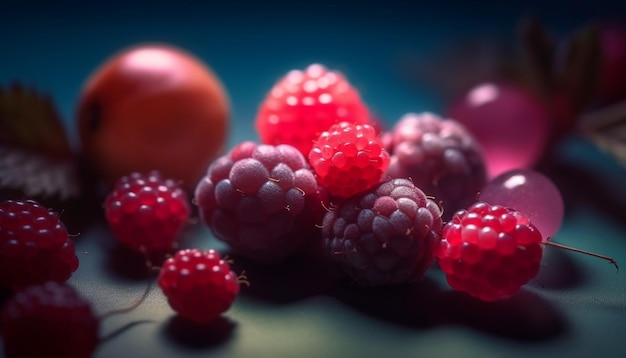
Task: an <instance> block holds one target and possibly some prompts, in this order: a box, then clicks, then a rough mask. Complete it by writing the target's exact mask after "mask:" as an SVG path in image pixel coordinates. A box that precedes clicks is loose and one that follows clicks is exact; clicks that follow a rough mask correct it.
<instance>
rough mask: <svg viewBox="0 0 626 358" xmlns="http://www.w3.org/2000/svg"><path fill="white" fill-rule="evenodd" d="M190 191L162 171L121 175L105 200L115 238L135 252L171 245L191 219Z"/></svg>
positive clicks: (107, 215) (154, 249)
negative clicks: (188, 196)
mask: <svg viewBox="0 0 626 358" xmlns="http://www.w3.org/2000/svg"><path fill="white" fill-rule="evenodd" d="M188 201H189V200H188V198H187V194H185V192H184V191H183V190H182V189H181V188H180V187H179V186H178V184H177V183H176V182H175V181H173V180H171V179H166V178H164V177H163V176H162V175H161V174H160V173H159V172H156V171H153V172H150V173H149V174H146V175H144V174H140V173H132V174H130V175H128V176H124V177H122V178H120V179H119V180H118V181H117V182H116V183H115V187H114V188H113V190H112V191H111V192H110V193H109V195H108V196H107V198H106V199H105V203H104V208H105V214H106V219H107V222H108V223H109V227H110V228H111V231H112V232H113V235H114V236H115V238H116V239H117V240H118V241H119V242H120V243H122V244H124V245H125V246H127V247H129V248H131V249H133V250H135V251H142V250H147V251H158V250H167V249H170V248H172V244H173V243H174V241H176V239H177V238H178V236H179V235H180V233H181V231H182V230H183V229H184V227H185V225H186V224H187V220H188V219H189V213H190V208H189V202H188Z"/></svg>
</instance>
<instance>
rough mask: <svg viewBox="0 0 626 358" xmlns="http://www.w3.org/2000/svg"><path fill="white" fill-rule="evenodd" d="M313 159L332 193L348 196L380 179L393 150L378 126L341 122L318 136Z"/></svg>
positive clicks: (318, 172)
mask: <svg viewBox="0 0 626 358" xmlns="http://www.w3.org/2000/svg"><path fill="white" fill-rule="evenodd" d="M309 162H310V163H311V166H312V167H313V169H314V170H315V173H316V174H317V177H318V180H319V181H320V183H321V184H322V185H323V186H324V187H325V188H326V189H327V190H328V192H329V194H330V195H331V196H335V197H340V198H347V197H349V196H352V195H354V194H356V193H358V192H361V191H363V190H366V189H369V188H371V187H373V186H374V185H376V184H378V183H379V182H380V180H381V178H382V176H383V173H385V170H387V166H388V165H389V154H388V153H387V151H386V150H385V149H384V148H383V144H382V142H381V140H380V139H379V138H378V135H377V134H376V130H375V129H374V127H372V126H370V125H368V124H353V123H349V122H340V123H337V124H335V125H332V126H331V127H330V128H329V129H328V130H327V131H325V132H323V133H322V134H321V135H320V136H319V138H317V140H316V141H315V142H314V144H313V148H312V149H311V152H310V153H309Z"/></svg>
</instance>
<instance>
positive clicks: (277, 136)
mask: <svg viewBox="0 0 626 358" xmlns="http://www.w3.org/2000/svg"><path fill="white" fill-rule="evenodd" d="M341 121H346V122H350V123H357V124H364V123H369V121H370V117H369V111H368V109H367V107H366V106H365V104H364V103H363V102H362V101H361V97H360V96H359V93H358V92H357V91H356V90H355V89H354V88H353V87H352V86H351V85H350V84H349V83H348V81H347V80H346V79H345V78H344V76H343V75H342V74H340V73H338V72H332V71H328V70H327V69H326V68H324V67H323V66H321V65H319V64H313V65H310V66H309V67H308V68H307V69H306V70H305V71H299V70H293V71H291V72H289V73H288V74H287V75H286V76H285V77H284V78H283V79H281V80H280V81H279V82H278V83H277V84H276V85H275V86H274V88H272V90H271V92H270V93H269V94H268V96H267V98H266V99H265V101H264V102H263V104H262V105H261V108H260V109H259V113H258V115H257V118H256V129H257V131H258V133H259V135H260V138H261V142H263V143H266V144H271V145H278V144H290V145H292V146H294V147H296V148H297V149H298V150H299V151H300V152H301V153H302V154H303V155H304V156H305V157H306V156H307V155H308V154H309V151H310V150H311V146H312V144H313V141H314V140H315V139H316V138H317V137H319V135H320V133H322V132H323V131H325V130H327V129H328V128H329V127H330V126H331V125H333V124H335V123H338V122H341Z"/></svg>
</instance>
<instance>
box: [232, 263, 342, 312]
mask: <svg viewBox="0 0 626 358" xmlns="http://www.w3.org/2000/svg"><path fill="white" fill-rule="evenodd" d="M228 256H229V257H231V258H232V259H233V261H234V263H233V264H232V269H233V270H234V271H235V272H237V273H241V272H244V271H245V274H246V277H247V279H248V281H249V282H250V286H249V287H246V286H243V285H242V288H241V291H240V294H241V295H245V296H248V297H252V298H255V299H258V300H262V301H265V302H269V303H274V304H283V303H291V302H295V301H299V300H302V299H305V298H308V297H312V296H315V295H320V294H324V293H327V292H330V291H331V290H332V289H333V288H334V286H335V285H336V282H337V281H338V279H339V278H340V277H341V276H342V274H341V273H340V272H339V271H338V270H337V269H336V267H335V266H334V265H331V264H330V263H329V262H327V261H325V260H324V259H323V258H318V257H307V256H302V257H300V256H299V257H293V258H291V259H289V260H287V261H285V262H282V263H279V264H273V265H264V264H260V263H257V262H254V261H252V260H250V259H248V258H245V257H242V256H239V255H236V254H233V253H229V254H228Z"/></svg>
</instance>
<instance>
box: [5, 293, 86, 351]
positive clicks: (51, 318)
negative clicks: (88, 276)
mask: <svg viewBox="0 0 626 358" xmlns="http://www.w3.org/2000/svg"><path fill="white" fill-rule="evenodd" d="M1 334H2V341H3V343H4V351H5V353H6V356H7V358H12V357H66V358H81V357H91V354H92V352H93V351H94V349H95V348H96V346H97V344H98V320H97V319H96V318H95V317H94V314H93V311H92V309H91V305H90V304H89V302H88V301H86V300H85V299H84V298H82V297H81V296H80V295H78V294H77V293H76V291H74V289H72V288H71V287H70V286H68V285H65V284H62V283H58V282H53V281H50V282H46V283H45V284H42V285H38V286H30V287H28V288H26V289H24V290H23V291H19V292H17V293H16V294H15V295H14V296H13V297H12V298H11V299H10V300H9V301H8V302H6V304H5V305H4V307H3V309H2V331H1Z"/></svg>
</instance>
